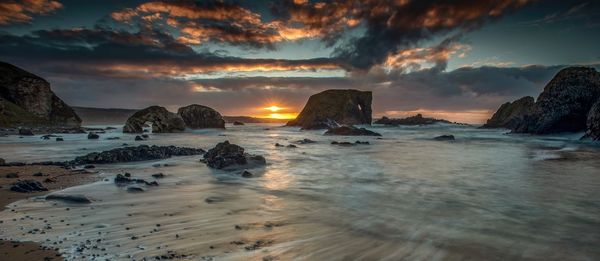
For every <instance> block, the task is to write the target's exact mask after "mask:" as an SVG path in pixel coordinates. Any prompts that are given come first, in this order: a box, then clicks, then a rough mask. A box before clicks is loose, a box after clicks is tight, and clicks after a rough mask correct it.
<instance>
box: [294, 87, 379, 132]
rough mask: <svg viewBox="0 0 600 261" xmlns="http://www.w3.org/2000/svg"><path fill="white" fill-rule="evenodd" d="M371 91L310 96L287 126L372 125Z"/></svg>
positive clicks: (338, 91) (326, 93)
mask: <svg viewBox="0 0 600 261" xmlns="http://www.w3.org/2000/svg"><path fill="white" fill-rule="evenodd" d="M372 99H373V98H372V93H371V92H370V91H359V90H327V91H323V92H321V93H318V94H315V95H312V96H310V98H309V99H308V102H307V103H306V105H305V106H304V109H302V112H300V114H299V115H298V117H297V118H296V119H294V120H291V121H289V122H288V123H287V126H300V127H302V129H305V130H308V129H327V128H331V127H338V126H339V125H340V124H346V125H354V124H367V125H371V121H372V116H371V113H372V111H371V101H372Z"/></svg>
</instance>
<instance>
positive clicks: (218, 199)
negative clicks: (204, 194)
mask: <svg viewBox="0 0 600 261" xmlns="http://www.w3.org/2000/svg"><path fill="white" fill-rule="evenodd" d="M223 201H225V199H224V198H222V197H208V198H205V199H204V202H206V203H208V204H212V203H217V202H223Z"/></svg>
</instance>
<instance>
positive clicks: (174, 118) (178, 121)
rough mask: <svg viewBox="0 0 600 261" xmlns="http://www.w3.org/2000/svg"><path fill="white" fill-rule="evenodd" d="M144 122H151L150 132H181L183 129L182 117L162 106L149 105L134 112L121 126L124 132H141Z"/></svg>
mask: <svg viewBox="0 0 600 261" xmlns="http://www.w3.org/2000/svg"><path fill="white" fill-rule="evenodd" d="M146 122H150V123H152V132H154V133H169V132H181V131H184V130H185V123H184V121H183V119H182V118H181V117H180V116H179V115H177V114H175V113H172V112H169V111H168V110H167V109H165V108H164V107H160V106H150V107H148V108H145V109H143V110H140V111H138V112H136V113H134V114H133V115H132V116H131V117H129V119H127V122H126V123H125V126H124V127H123V132H126V133H142V132H143V127H144V124H145V123H146Z"/></svg>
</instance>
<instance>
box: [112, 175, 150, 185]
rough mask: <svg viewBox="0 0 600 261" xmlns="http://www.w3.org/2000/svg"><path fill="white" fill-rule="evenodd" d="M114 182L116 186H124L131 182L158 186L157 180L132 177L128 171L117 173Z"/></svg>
mask: <svg viewBox="0 0 600 261" xmlns="http://www.w3.org/2000/svg"><path fill="white" fill-rule="evenodd" d="M114 181H115V184H116V185H118V186H124V185H128V184H131V183H135V184H144V185H146V186H158V182H156V181H150V182H149V181H146V180H143V179H134V178H132V177H131V174H129V173H125V174H124V175H123V174H117V176H115V179H114Z"/></svg>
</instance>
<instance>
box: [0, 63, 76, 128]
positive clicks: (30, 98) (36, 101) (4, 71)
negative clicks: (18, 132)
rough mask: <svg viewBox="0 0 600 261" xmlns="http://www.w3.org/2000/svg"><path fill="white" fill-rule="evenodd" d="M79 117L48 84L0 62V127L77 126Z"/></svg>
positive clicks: (39, 78) (35, 76)
mask: <svg viewBox="0 0 600 261" xmlns="http://www.w3.org/2000/svg"><path fill="white" fill-rule="evenodd" d="M80 124H81V119H80V118H79V116H77V114H75V111H73V109H72V108H71V107H69V106H68V105H67V104H65V103H64V102H63V101H62V100H61V99H60V98H58V96H56V94H54V92H52V90H51V89H50V83H48V82H47V81H46V80H44V79H42V78H41V77H39V76H37V75H34V74H32V73H29V72H27V71H25V70H23V69H21V68H18V67H16V66H14V65H11V64H8V63H4V62H0V126H19V125H28V126H31V125H36V126H71V127H73V126H80Z"/></svg>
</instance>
